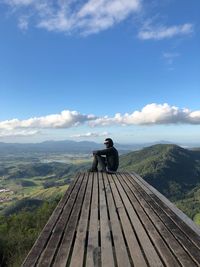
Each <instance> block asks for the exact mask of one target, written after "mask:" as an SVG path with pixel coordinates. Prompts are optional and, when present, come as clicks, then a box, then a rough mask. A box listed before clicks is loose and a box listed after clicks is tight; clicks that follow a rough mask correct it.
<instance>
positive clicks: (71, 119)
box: [0, 103, 200, 137]
mask: <svg viewBox="0 0 200 267" xmlns="http://www.w3.org/2000/svg"><path fill="white" fill-rule="evenodd" d="M83 124H87V125H88V126H89V127H95V126H111V125H119V126H128V125H168V124H174V125H176V124H193V125H195V124H198V125H200V110H196V111H191V110H189V109H187V108H183V109H182V108H179V107H176V106H170V105H169V104H167V103H165V104H156V103H152V104H148V105H146V106H144V107H143V108H142V109H141V110H140V111H138V110H135V111H133V112H132V113H125V114H121V113H116V114H115V115H114V116H113V117H109V116H107V115H106V116H104V117H98V116H95V115H85V114H81V113H79V112H77V111H69V110H64V111H62V112H61V113H60V114H51V115H47V116H43V117H35V118H29V119H26V120H19V119H11V120H6V121H0V131H1V133H2V132H3V131H4V134H5V133H6V131H7V132H8V131H10V132H12V131H14V130H16V131H20V130H27V131H28V130H30V131H32V130H34V129H36V130H39V129H67V128H72V127H76V126H81V125H83ZM21 133H23V131H22V132H21ZM24 133H27V132H24ZM31 133H33V132H30V134H31ZM106 134H108V133H107V132H104V133H95V132H89V133H86V134H81V135H80V134H79V135H76V136H73V137H97V136H103V135H106Z"/></svg>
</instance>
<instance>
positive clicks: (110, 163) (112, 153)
mask: <svg viewBox="0 0 200 267" xmlns="http://www.w3.org/2000/svg"><path fill="white" fill-rule="evenodd" d="M104 144H105V145H106V149H103V150H97V151H93V156H94V159H93V163H92V168H91V169H90V170H89V171H90V172H97V171H98V168H97V166H98V165H100V168H101V169H100V171H101V172H108V173H114V172H116V171H117V168H118V166H119V156H118V151H117V149H116V148H115V147H114V144H113V140H112V139H111V138H106V139H105V141H104Z"/></svg>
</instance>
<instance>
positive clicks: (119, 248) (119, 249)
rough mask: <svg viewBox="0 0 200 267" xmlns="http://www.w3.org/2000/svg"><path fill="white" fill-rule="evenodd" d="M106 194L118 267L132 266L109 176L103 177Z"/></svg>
mask: <svg viewBox="0 0 200 267" xmlns="http://www.w3.org/2000/svg"><path fill="white" fill-rule="evenodd" d="M103 180H104V186H105V193H106V198H107V202H108V209H109V214H110V222H111V229H112V234H113V241H114V247H115V251H116V259H117V264H118V266H126V267H129V266H130V261H129V256H128V252H127V249H126V245H125V241H124V238H123V233H122V229H121V225H120V221H119V218H118V215H117V213H116V208H115V204H114V201H113V197H112V193H111V188H110V186H109V183H108V178H107V175H106V174H105V173H104V175H103Z"/></svg>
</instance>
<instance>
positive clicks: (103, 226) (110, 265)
mask: <svg viewBox="0 0 200 267" xmlns="http://www.w3.org/2000/svg"><path fill="white" fill-rule="evenodd" d="M98 177H99V198H100V203H99V204H100V234H101V264H102V266H106V267H114V266H115V263H114V255H113V249H112V240H111V233H110V227H109V219H108V212H107V209H108V208H107V204H106V198H105V188H104V185H103V180H102V173H99V176H98Z"/></svg>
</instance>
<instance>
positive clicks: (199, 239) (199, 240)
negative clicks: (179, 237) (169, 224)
mask: <svg viewBox="0 0 200 267" xmlns="http://www.w3.org/2000/svg"><path fill="white" fill-rule="evenodd" d="M152 198H153V199H154V201H155V202H156V203H157V204H158V205H159V206H160V207H161V208H162V209H163V210H164V211H165V213H166V214H167V215H168V216H169V217H170V218H171V219H172V220H173V221H174V223H175V224H176V225H177V226H178V227H179V228H180V229H181V230H182V231H183V232H184V233H185V235H187V237H188V238H189V239H190V241H191V242H192V243H194V245H195V246H197V248H198V249H200V236H199V235H197V233H195V232H194V231H193V230H192V229H191V228H190V227H189V226H188V225H187V224H186V223H185V222H184V221H183V220H181V219H180V218H179V217H178V216H177V215H176V214H175V213H174V212H173V211H172V210H171V209H170V208H169V207H168V206H167V205H166V204H165V203H163V202H162V201H161V200H160V199H159V198H158V197H157V196H155V195H154V196H152Z"/></svg>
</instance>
